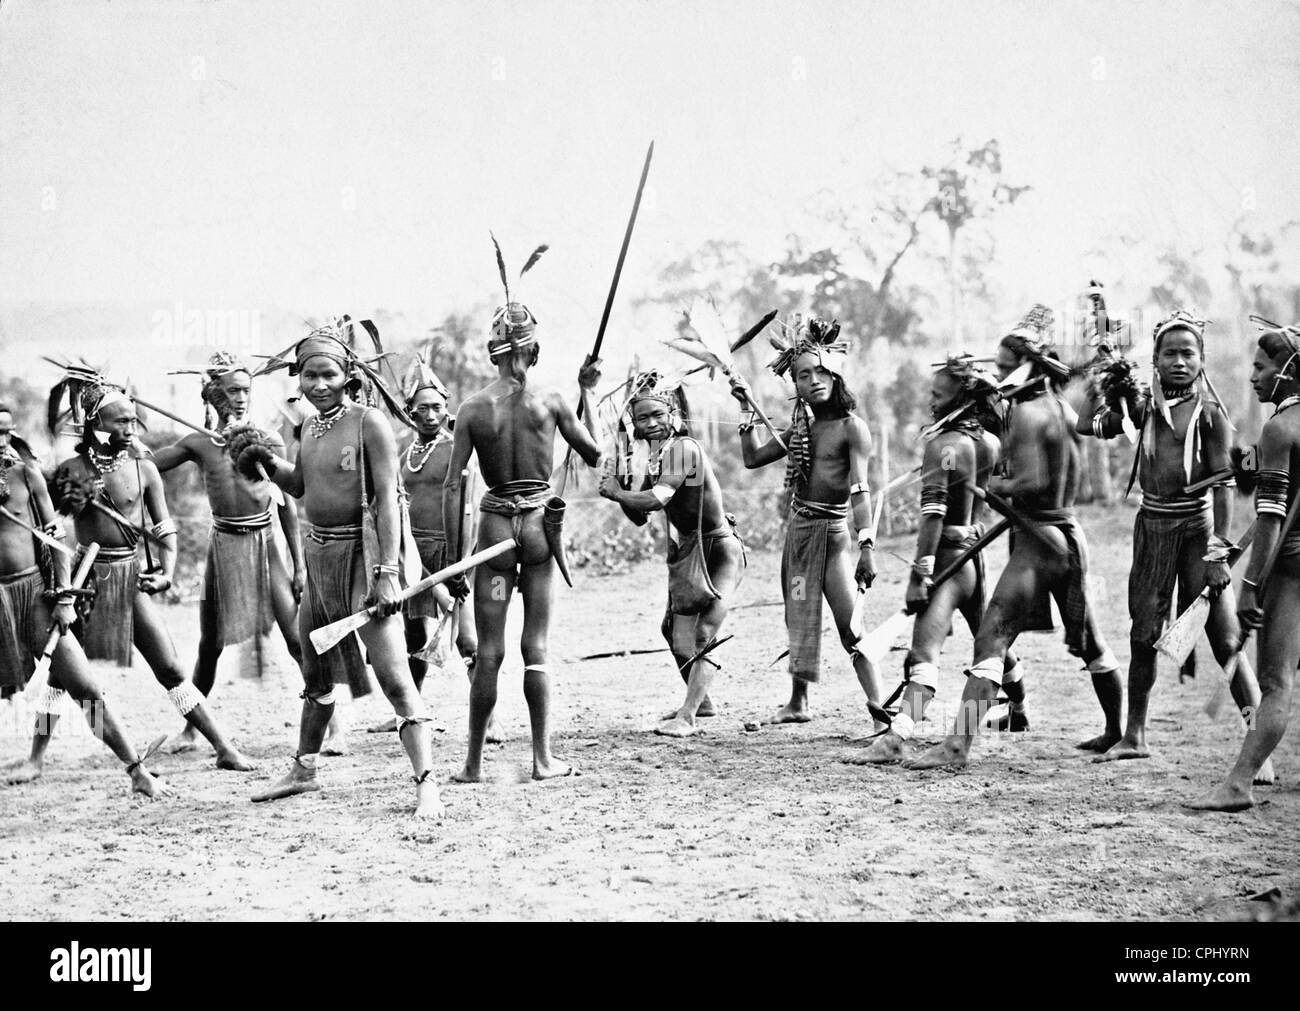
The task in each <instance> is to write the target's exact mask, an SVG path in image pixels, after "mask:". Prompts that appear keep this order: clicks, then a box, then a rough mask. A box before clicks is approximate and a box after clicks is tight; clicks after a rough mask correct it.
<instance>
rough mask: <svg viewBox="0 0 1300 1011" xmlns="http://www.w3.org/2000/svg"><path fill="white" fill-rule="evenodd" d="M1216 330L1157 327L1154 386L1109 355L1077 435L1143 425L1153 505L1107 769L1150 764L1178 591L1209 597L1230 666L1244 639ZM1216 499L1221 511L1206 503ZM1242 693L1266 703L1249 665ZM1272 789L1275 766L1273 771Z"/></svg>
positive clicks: (1148, 499) (1133, 595)
mask: <svg viewBox="0 0 1300 1011" xmlns="http://www.w3.org/2000/svg"><path fill="white" fill-rule="evenodd" d="M1205 324H1206V321H1205V320H1203V319H1199V318H1197V317H1196V316H1194V315H1192V314H1191V313H1189V312H1185V311H1183V310H1181V309H1180V310H1177V311H1175V312H1172V313H1170V314H1169V315H1168V316H1166V317H1165V318H1164V319H1162V320H1160V321H1159V322H1158V323H1157V324H1156V326H1155V330H1154V342H1155V350H1154V366H1155V377H1154V378H1155V382H1154V384H1153V385H1152V387H1151V389H1150V390H1149V391H1147V390H1143V389H1142V388H1141V387H1140V386H1139V384H1138V383H1137V381H1136V378H1135V377H1134V376H1133V369H1132V363H1131V362H1129V361H1127V360H1125V359H1123V358H1115V357H1109V358H1105V359H1103V360H1102V361H1101V362H1100V363H1099V366H1098V374H1099V382H1098V383H1096V384H1095V385H1094V386H1092V387H1091V388H1090V389H1089V392H1088V398H1087V400H1086V401H1085V403H1084V410H1083V412H1082V413H1081V414H1080V416H1079V422H1078V426H1077V431H1078V432H1079V433H1080V434H1082V435H1095V436H1097V437H1098V438H1102V439H1111V438H1114V437H1115V436H1117V435H1119V434H1120V433H1121V431H1122V430H1123V422H1124V416H1125V414H1126V413H1127V416H1128V417H1129V418H1130V419H1131V420H1132V423H1133V424H1134V425H1136V426H1138V428H1139V430H1140V432H1141V434H1140V436H1139V438H1138V443H1137V450H1136V461H1135V465H1136V468H1137V473H1136V478H1137V481H1138V483H1139V485H1140V486H1141V489H1142V505H1141V507H1140V508H1139V510H1138V514H1137V516H1136V518H1135V519H1134V521H1133V522H1134V526H1133V567H1132V569H1131V571H1130V573H1129V587H1128V606H1129V616H1130V617H1131V618H1132V622H1133V624H1132V628H1131V630H1130V633H1129V640H1130V643H1129V644H1130V649H1131V656H1130V660H1129V673H1128V719H1127V723H1126V725H1125V729H1124V736H1123V737H1122V738H1120V740H1119V741H1118V742H1116V743H1115V744H1114V745H1112V746H1111V747H1110V748H1109V749H1108V750H1107V751H1105V752H1104V753H1103V754H1101V755H1099V756H1098V757H1097V758H1096V761H1099V762H1113V761H1117V760H1124V759H1133V758H1146V757H1148V755H1150V751H1148V749H1147V742H1146V724H1147V706H1148V703H1149V701H1150V698H1151V689H1152V688H1153V687H1154V686H1155V680H1156V642H1157V640H1159V639H1160V636H1161V632H1162V631H1163V630H1164V627H1165V622H1166V619H1167V618H1168V615H1169V606H1170V603H1171V600H1172V598H1173V595H1174V583H1175V581H1176V582H1177V583H1178V611H1179V613H1180V614H1181V613H1183V612H1184V611H1186V610H1187V609H1188V608H1189V607H1190V606H1191V605H1192V604H1193V602H1194V601H1196V599H1197V598H1198V596H1200V595H1202V593H1204V594H1205V595H1206V596H1207V598H1208V601H1209V613H1208V618H1207V621H1206V624H1205V631H1206V633H1207V634H1208V636H1209V639H1210V648H1211V649H1213V650H1214V657H1215V659H1216V660H1217V661H1218V662H1219V663H1220V664H1227V663H1228V661H1229V660H1230V659H1231V658H1232V657H1233V656H1234V654H1236V652H1237V643H1238V641H1239V640H1240V639H1241V631H1240V627H1239V626H1238V624H1237V616H1236V613H1235V611H1236V607H1235V604H1236V600H1235V597H1234V595H1233V592H1232V575H1231V573H1230V572H1229V569H1228V563H1229V549H1230V548H1231V545H1230V544H1229V542H1228V532H1229V529H1230V528H1231V526H1232V497H1233V481H1232V479H1231V477H1230V476H1229V475H1230V471H1229V470H1228V466H1229V456H1228V445H1229V441H1230V436H1231V431H1232V426H1231V423H1230V422H1229V420H1228V414H1227V411H1226V409H1225V408H1224V406H1223V403H1222V401H1220V399H1219V397H1218V394H1217V393H1216V391H1215V389H1214V386H1213V384H1212V383H1211V382H1210V379H1209V376H1208V375H1206V373H1205V370H1204V367H1203V359H1204V353H1205V347H1204V343H1205ZM1216 474H1219V475H1224V476H1223V477H1221V478H1220V480H1219V481H1217V482H1215V483H1213V484H1212V485H1211V486H1210V488H1211V489H1212V491H1211V492H1206V491H1204V490H1203V491H1201V492H1199V493H1197V494H1187V493H1186V492H1184V490H1183V489H1184V488H1185V487H1186V486H1188V485H1196V484H1199V485H1204V482H1205V479H1206V478H1207V476H1213V475H1216ZM1208 494H1212V496H1213V512H1211V511H1210V509H1209V508H1208V503H1207V501H1206V498H1207V495H1208ZM1232 693H1233V696H1234V698H1235V699H1236V700H1237V705H1238V706H1239V707H1240V708H1241V709H1242V711H1243V712H1253V711H1254V709H1255V707H1256V706H1258V705H1259V686H1258V684H1257V683H1256V681H1255V675H1254V672H1253V671H1252V670H1251V668H1250V665H1249V664H1248V663H1247V662H1246V660H1245V658H1244V657H1242V658H1240V660H1239V662H1238V664H1237V670H1236V674H1235V676H1234V677H1233V679H1232ZM1267 772H1268V780H1267V781H1268V782H1272V769H1271V767H1270V768H1269V769H1268V770H1267Z"/></svg>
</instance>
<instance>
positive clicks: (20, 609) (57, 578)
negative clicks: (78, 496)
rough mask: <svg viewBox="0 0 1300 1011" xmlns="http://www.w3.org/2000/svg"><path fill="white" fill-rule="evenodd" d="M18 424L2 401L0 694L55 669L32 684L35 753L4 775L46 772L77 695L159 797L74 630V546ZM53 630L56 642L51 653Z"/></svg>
mask: <svg viewBox="0 0 1300 1011" xmlns="http://www.w3.org/2000/svg"><path fill="white" fill-rule="evenodd" d="M13 427H14V416H13V412H12V411H11V410H10V409H9V408H8V407H7V406H5V405H4V404H0V696H2V697H5V698H8V697H10V696H11V695H12V694H14V693H16V692H17V691H19V690H20V689H22V687H23V685H24V684H25V683H26V681H27V678H29V677H31V676H32V675H33V673H34V672H35V671H36V670H37V667H38V664H39V665H44V667H45V669H46V670H47V671H48V672H49V681H48V683H47V685H46V686H45V687H44V689H43V690H41V689H39V686H38V685H32V686H31V690H32V691H36V690H40V691H41V694H40V697H39V699H38V701H37V716H36V728H35V732H34V734H33V736H32V749H31V754H30V755H29V756H28V758H27V759H26V760H25V761H23V762H20V763H18V764H17V765H15V766H10V767H8V768H6V769H5V771H4V772H3V773H0V778H2V779H3V780H4V782H5V783H7V784H10V785H14V784H18V783H30V782H32V781H33V780H35V779H37V778H39V777H40V775H41V773H42V772H43V771H44V769H45V752H46V749H47V748H48V747H49V744H50V736H51V734H52V733H53V732H54V724H55V723H56V722H57V721H58V719H59V712H60V710H61V709H62V708H63V700H64V699H65V698H66V697H67V696H68V695H71V696H72V697H73V698H74V699H75V700H76V701H77V703H78V704H79V705H80V706H81V708H82V712H83V714H84V715H85V717H86V721H87V722H88V723H89V724H90V728H91V731H92V732H93V733H95V735H96V736H97V737H99V738H100V739H101V740H103V742H104V743H105V744H106V745H107V746H108V748H109V750H111V751H112V752H113V754H115V755H116V756H117V757H118V758H119V759H120V760H121V761H122V762H123V763H124V764H125V765H126V772H127V775H129V776H130V777H131V791H132V793H139V794H142V795H144V796H146V797H150V798H152V797H156V796H158V795H159V794H160V793H161V792H162V784H161V783H159V782H158V781H157V780H156V779H154V778H153V776H152V775H150V773H149V770H148V769H146V768H145V767H144V761H143V760H142V759H141V757H140V755H139V754H138V753H137V752H136V750H135V748H133V747H132V746H131V744H130V742H129V741H128V740H127V737H126V732H125V730H124V729H123V727H122V725H121V724H120V723H118V721H117V718H116V717H115V716H114V715H113V713H112V711H111V710H110V709H109V707H108V703H107V702H106V701H105V700H104V695H103V692H102V691H101V690H100V688H99V685H98V684H96V682H95V678H94V676H93V675H92V674H91V672H90V664H89V662H88V661H87V660H86V654H85V653H84V652H83V651H82V649H81V644H80V643H78V642H77V639H76V636H74V635H72V634H71V633H70V632H69V631H68V629H69V628H70V627H71V625H72V624H73V622H74V621H75V620H76V614H75V612H74V609H73V603H74V601H75V600H76V599H77V597H76V595H75V592H76V588H77V587H76V586H75V585H74V584H73V583H72V582H71V581H70V577H71V572H72V569H71V557H72V551H71V550H69V549H68V548H67V547H66V546H65V545H64V543H63V541H64V537H65V535H64V532H63V525H62V524H61V523H60V522H59V521H58V517H57V516H56V515H55V512H54V504H53V503H52V502H51V501H50V494H49V491H48V490H47V488H46V486H45V478H44V477H43V476H42V474H41V468H40V466H39V465H38V463H37V460H36V457H35V456H34V455H33V454H32V452H31V450H30V449H29V448H28V446H27V444H26V442H24V441H23V440H22V439H20V438H19V437H18V436H16V435H14V431H13ZM24 516H26V517H29V518H30V520H31V522H30V523H29V522H28V521H27V520H24V519H23V517H24ZM42 546H43V547H42ZM43 553H48V560H49V563H50V564H49V565H46V566H43V565H42V564H41V562H42V558H41V556H42V554H43ZM85 568H86V569H88V568H89V567H88V566H87V567H85ZM42 569H44V571H42ZM83 578H84V572H83ZM52 633H53V635H54V636H55V637H56V638H55V642H56V645H55V647H54V650H53V652H52V653H50V654H48V655H46V653H45V650H46V647H47V645H48V640H49V638H50V636H51V634H52Z"/></svg>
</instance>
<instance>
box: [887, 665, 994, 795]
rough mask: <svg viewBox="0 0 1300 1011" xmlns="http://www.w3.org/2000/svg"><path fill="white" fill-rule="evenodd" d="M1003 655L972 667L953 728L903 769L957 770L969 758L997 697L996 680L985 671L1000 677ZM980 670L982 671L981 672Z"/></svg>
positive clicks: (904, 764) (905, 763)
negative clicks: (977, 735) (976, 737)
mask: <svg viewBox="0 0 1300 1011" xmlns="http://www.w3.org/2000/svg"><path fill="white" fill-rule="evenodd" d="M1001 667H1002V658H1001V657H996V658H994V659H993V660H991V661H990V660H985V661H983V666H982V665H981V664H976V666H975V667H973V668H971V670H970V671H969V672H968V677H967V678H966V688H965V690H964V691H962V693H961V707H960V709H959V710H958V713H957V720H956V722H955V724H954V725H953V731H952V733H951V734H949V735H948V736H947V737H945V738H944V739H943V740H942V741H940V742H939V743H938V744H936V745H935V746H934V747H933V748H930V749H929V750H928V751H925V752H923V753H922V754H920V755H918V756H917V757H916V758H913V759H911V760H909V761H905V762H904V763H903V768H905V769H960V768H962V767H964V766H965V765H966V763H967V762H968V761H969V759H970V749H971V745H972V744H974V743H975V735H976V734H977V733H979V727H980V725H981V724H982V723H983V722H984V718H985V716H987V715H988V711H989V709H990V708H991V707H992V706H993V704H994V703H995V702H996V700H997V695H998V682H997V681H995V680H994V679H993V678H992V677H989V676H987V674H989V673H992V674H995V675H996V676H998V677H1000V676H1001ZM982 672H983V673H982Z"/></svg>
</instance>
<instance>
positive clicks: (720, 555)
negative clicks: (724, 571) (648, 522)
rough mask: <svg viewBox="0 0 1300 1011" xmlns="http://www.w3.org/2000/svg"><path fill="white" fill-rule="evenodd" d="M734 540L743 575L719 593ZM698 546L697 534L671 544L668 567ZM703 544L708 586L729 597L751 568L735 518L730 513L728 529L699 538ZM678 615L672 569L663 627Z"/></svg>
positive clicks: (719, 529) (692, 615)
mask: <svg viewBox="0 0 1300 1011" xmlns="http://www.w3.org/2000/svg"><path fill="white" fill-rule="evenodd" d="M733 540H734V541H735V542H736V544H737V545H738V547H739V549H740V573H738V574H737V576H736V581H735V583H734V584H732V585H731V586H729V587H726V588H725V590H724V589H720V588H719V587H718V585H717V584H718V579H719V575H720V570H721V566H722V563H723V562H725V561H726V560H727V557H728V552H727V545H729V544H730V542H731V541H733ZM695 543H696V534H695V532H694V531H692V532H691V533H690V534H689V535H688V536H687V537H685V538H683V539H682V540H681V541H679V542H677V543H676V544H674V543H672V542H671V541H670V542H669V545H668V556H667V559H666V560H667V562H668V563H669V565H671V564H672V563H673V562H674V561H676V560H677V559H679V558H684V557H685V556H686V553H687V552H689V551H694V550H695ZM700 544H701V545H702V546H703V549H704V566H705V568H706V570H707V572H708V578H709V582H710V584H711V585H712V586H713V588H714V590H715V591H716V592H718V593H719V595H720V596H725V595H726V593H730V592H734V590H735V589H736V587H738V586H739V585H740V578H741V575H742V574H743V573H744V570H745V567H746V566H747V565H748V564H749V561H748V559H747V558H746V556H745V541H744V539H743V538H742V537H741V536H740V532H739V531H738V530H737V529H736V517H735V516H734V515H732V514H731V513H727V514H726V525H725V526H720V527H718V528H717V529H715V530H709V531H706V532H705V533H703V534H702V535H701V536H700ZM676 613H678V612H676V611H674V610H673V579H672V571H671V569H670V570H669V575H668V605H667V610H666V611H665V612H664V622H665V625H664V627H667V626H668V625H671V623H672V619H673V615H674V614H676ZM683 617H692V618H696V617H699V614H698V613H696V614H690V615H683Z"/></svg>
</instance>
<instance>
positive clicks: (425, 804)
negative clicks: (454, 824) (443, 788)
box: [411, 772, 447, 821]
mask: <svg viewBox="0 0 1300 1011" xmlns="http://www.w3.org/2000/svg"><path fill="white" fill-rule="evenodd" d="M446 813H447V810H446V808H444V807H443V806H442V798H441V797H439V796H438V784H437V783H435V782H434V781H433V780H432V779H430V778H429V774H428V773H427V772H426V773H425V774H424V779H423V780H421V781H420V782H418V783H416V784H415V810H414V811H413V812H411V817H412V818H418V819H421V820H425V821H441V820H442V816H443V815H444V814H446Z"/></svg>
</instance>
